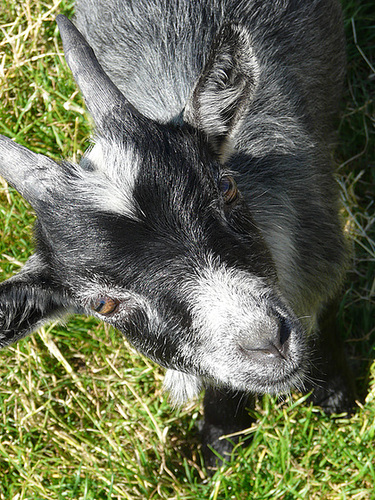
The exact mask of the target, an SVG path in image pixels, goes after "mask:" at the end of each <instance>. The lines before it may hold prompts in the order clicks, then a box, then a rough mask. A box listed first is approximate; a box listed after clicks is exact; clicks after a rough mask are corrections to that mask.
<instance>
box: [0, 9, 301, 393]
mask: <svg viewBox="0 0 375 500" xmlns="http://www.w3.org/2000/svg"><path fill="white" fill-rule="evenodd" d="M59 24H60V30H61V32H62V36H63V41H64V48H65V53H66V57H67V61H68V63H69V65H70V67H71V69H72V71H73V74H74V76H75V78H76V80H77V83H78V84H79V86H80V87H81V90H82V92H83V94H84V96H85V98H86V103H87V106H88V108H89V110H90V112H91V114H92V115H93V118H94V120H95V122H96V125H97V138H96V141H95V145H94V146H93V147H92V148H91V149H90V150H89V152H88V153H87V154H86V155H85V157H84V158H83V159H82V161H81V163H80V165H73V164H70V163H67V162H64V163H62V164H61V165H58V164H56V163H55V162H53V161H52V160H49V159H47V158H45V157H42V156H40V155H36V154H33V153H31V152H30V151H28V150H26V149H25V148H22V147H20V146H17V145H16V144H14V143H13V142H12V141H10V140H8V139H6V138H1V141H0V165H1V172H2V173H3V175H4V176H5V177H6V178H7V179H8V180H9V182H11V183H12V184H13V185H14V186H15V187H16V188H17V189H18V190H19V192H20V193H21V194H22V195H23V196H24V197H25V198H26V199H28V200H29V201H30V203H31V204H32V205H33V207H34V209H35V211H36V214H37V224H36V242H37V251H36V253H35V255H34V256H33V257H32V258H31V259H30V260H29V261H28V263H27V264H26V265H25V267H24V269H23V270H22V271H21V272H20V273H19V274H18V275H16V276H15V277H13V278H11V279H10V280H8V281H7V282H5V283H3V284H2V287H1V291H0V293H1V295H0V298H1V302H0V346H5V345H8V344H10V343H12V342H14V341H16V340H17V339H19V338H21V337H23V336H24V335H26V334H28V333H29V332H31V331H32V330H35V329H36V328H37V327H38V326H40V325H41V324H43V323H44V322H45V321H46V320H48V319H53V318H54V317H59V316H60V315H62V314H64V313H72V312H81V313H85V314H89V315H94V316H97V317H99V318H101V319H103V320H105V321H107V322H108V323H110V324H112V325H113V326H114V327H116V328H117V329H119V330H120V331H122V332H123V333H124V335H125V336H126V337H127V338H128V339H129V341H130V342H131V343H132V344H133V345H134V346H135V347H136V348H137V349H138V350H140V351H141V352H143V353H144V354H146V355H147V356H148V357H150V358H152V359H154V360H155V361H156V362H158V363H159V364H161V365H162V366H165V367H167V368H170V369H171V371H170V372H169V375H168V377H167V382H166V385H167V388H168V389H169V390H170V391H171V392H172V396H173V397H174V398H175V399H176V400H178V401H182V400H184V399H186V398H187V397H188V396H190V395H193V394H195V393H196V392H197V390H198V389H199V388H200V386H201V383H202V382H203V383H204V384H215V385H223V386H228V387H230V388H232V389H234V390H245V391H254V392H271V393H272V392H283V391H286V390H289V388H290V387H291V386H294V385H296V384H298V383H299V381H300V380H301V377H302V375H303V369H302V367H303V365H304V345H305V344H304V332H303V329H302V326H301V325H300V323H299V321H298V320H297V319H296V317H295V315H294V313H293V312H292V311H291V309H290V307H289V306H288V305H287V304H286V301H285V300H283V299H282V298H281V293H280V291H279V290H278V281H277V274H276V270H275V266H274V263H273V261H272V258H271V255H270V253H269V252H268V250H267V246H266V244H265V242H264V240H263V238H262V236H261V234H260V232H259V230H258V229H257V227H256V225H255V224H254V221H253V220H252V217H251V213H250V211H249V210H248V208H247V206H246V203H245V201H244V199H243V198H242V196H241V193H240V192H239V190H238V188H237V186H236V184H235V180H234V179H233V178H232V176H231V174H230V172H228V171H227V170H226V168H225V164H224V165H223V163H222V162H219V159H220V158H221V159H223V157H225V156H226V155H227V151H228V138H229V137H230V134H231V131H232V130H233V129H234V128H235V126H236V124H237V123H238V122H239V120H241V116H242V113H243V112H244V109H245V104H244V103H246V102H248V101H249V100H251V92H252V90H253V89H254V88H255V86H256V78H257V76H256V75H257V68H256V61H255V59H254V58H253V57H252V54H251V48H250V47H247V50H239V48H241V46H243V45H244V44H247V43H248V40H247V37H246V33H244V32H243V31H242V30H241V29H239V28H237V27H235V26H234V27H233V26H232V27H225V28H224V30H222V32H221V33H220V36H219V37H218V39H219V40H220V43H218V44H217V45H216V46H215V47H214V51H213V55H212V56H211V57H210V58H209V61H208V63H207V67H206V68H205V70H204V72H203V74H202V75H203V76H202V77H201V78H200V79H199V81H198V83H197V85H196V87H195V89H194V91H193V93H192V96H191V99H190V101H189V102H188V104H187V106H186V108H185V111H184V115H183V117H179V118H178V119H176V121H175V123H169V124H160V123H156V122H154V121H152V120H150V119H147V118H145V117H144V116H142V115H141V114H140V113H138V112H137V110H136V109H134V108H133V107H132V106H131V104H130V103H129V102H127V101H126V99H125V98H124V96H123V95H122V94H121V93H120V91H119V90H118V89H117V88H116V87H115V86H114V84H113V83H112V82H111V81H110V80H109V78H108V77H107V75H106V74H105V73H104V71H103V70H102V68H101V67H100V65H99V64H98V62H97V60H96V58H95V56H94V54H93V53H92V51H91V49H90V47H89V46H88V44H87V43H86V42H85V40H84V39H83V37H82V36H81V35H80V34H79V32H78V31H77V30H76V29H75V28H74V26H73V25H72V24H71V23H69V21H68V20H67V19H65V18H63V17H62V16H59ZM218 51H219V52H218ZM233 52H236V54H237V58H236V63H235V64H234V63H233V61H232V60H233V57H225V56H226V55H228V54H229V55H230V56H233ZM218 54H219V55H220V57H219V56H218ZM228 60H230V61H232V62H231V64H232V65H233V67H232V68H231V72H230V74H231V75H232V78H231V80H228V81H226V82H223V81H220V82H219V81H218V78H219V77H218V76H217V75H220V74H221V73H220V71H219V70H220V67H218V66H220V65H223V64H227V63H228V62H227V61H228ZM236 72H237V73H236ZM226 73H227V74H228V73H229V72H228V71H227V72H226ZM218 93H219V94H220V93H221V94H220V95H217V94H218ZM20 165H26V167H25V170H24V167H20Z"/></svg>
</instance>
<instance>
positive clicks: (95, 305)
mask: <svg viewBox="0 0 375 500" xmlns="http://www.w3.org/2000/svg"><path fill="white" fill-rule="evenodd" d="M119 304H120V302H119V301H118V300H117V299H111V298H110V297H100V298H98V299H96V300H94V301H92V303H91V309H92V310H93V311H95V312H97V313H99V314H103V315H104V316H109V315H110V314H112V313H114V312H115V311H116V309H117V308H118V306H119Z"/></svg>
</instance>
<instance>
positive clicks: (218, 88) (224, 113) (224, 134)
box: [184, 24, 259, 157]
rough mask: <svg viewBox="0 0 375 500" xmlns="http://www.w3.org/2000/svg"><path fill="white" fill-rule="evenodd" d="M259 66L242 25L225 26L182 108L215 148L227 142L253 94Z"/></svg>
mask: <svg viewBox="0 0 375 500" xmlns="http://www.w3.org/2000/svg"><path fill="white" fill-rule="evenodd" d="M258 80H259V66H258V62H257V59H256V57H255V56H254V53H253V49H252V45H251V40H250V36H249V34H248V32H247V30H246V29H245V28H243V27H242V26H239V25H235V24H227V25H225V26H224V27H223V28H222V29H221V30H220V32H219V33H218V36H217V38H216V40H215V41H214V44H213V46H212V49H211V53H210V55H209V57H208V61H207V63H206V66H205V68H204V70H203V72H202V74H201V76H200V77H199V79H198V81H197V83H196V85H195V88H194V89H193V92H192V94H191V96H190V99H189V101H188V103H187V105H186V107H185V112H184V120H185V122H187V123H189V124H190V125H192V126H193V127H196V128H198V129H199V130H202V131H203V132H205V134H206V135H207V136H208V138H209V140H210V143H211V145H212V146H213V149H214V151H215V152H216V153H217V154H218V155H219V156H221V157H223V156H225V152H226V150H227V149H228V143H229V142H230V139H231V137H232V135H233V133H234V130H235V127H236V125H237V124H238V123H239V121H240V120H241V118H242V117H243V115H244V114H245V112H246V110H247V109H248V107H249V104H250V102H251V100H252V98H253V96H254V94H255V90H256V87H257V85H258Z"/></svg>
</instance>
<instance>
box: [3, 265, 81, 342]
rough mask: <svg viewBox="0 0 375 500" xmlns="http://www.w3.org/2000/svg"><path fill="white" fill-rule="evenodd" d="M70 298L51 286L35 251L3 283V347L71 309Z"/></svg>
mask: <svg viewBox="0 0 375 500" xmlns="http://www.w3.org/2000/svg"><path fill="white" fill-rule="evenodd" d="M72 309H73V308H72V307H71V304H70V301H69V299H68V298H67V297H66V296H65V294H64V293H62V292H61V291H59V290H57V289H56V287H54V286H52V284H51V282H50V280H49V279H48V275H46V274H45V273H44V270H43V267H42V266H41V264H40V262H39V259H38V257H37V256H36V255H34V256H33V257H31V258H30V259H29V261H28V262H27V263H26V265H25V266H24V268H23V269H22V270H21V271H20V272H19V273H18V274H16V275H15V276H13V277H12V278H10V279H8V280H7V281H4V282H3V283H1V284H0V348H2V347H6V346H8V345H10V344H13V343H14V342H16V341H17V340H19V339H21V338H22V337H25V336H26V335H28V334H29V333H31V332H33V331H35V330H36V329H38V328H39V327H40V326H42V325H43V324H44V323H46V322H47V321H51V320H54V319H57V318H59V317H61V316H63V315H64V314H67V313H69V312H72Z"/></svg>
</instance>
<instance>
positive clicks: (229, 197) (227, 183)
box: [219, 175, 238, 205]
mask: <svg viewBox="0 0 375 500" xmlns="http://www.w3.org/2000/svg"><path fill="white" fill-rule="evenodd" d="M219 189H220V191H221V193H222V195H223V198H224V202H225V203H226V204H227V205H230V204H231V203H233V202H234V201H236V199H237V198H238V187H237V184H236V181H235V180H234V179H233V177H232V176H230V175H223V177H222V178H221V179H220V182H219Z"/></svg>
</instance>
